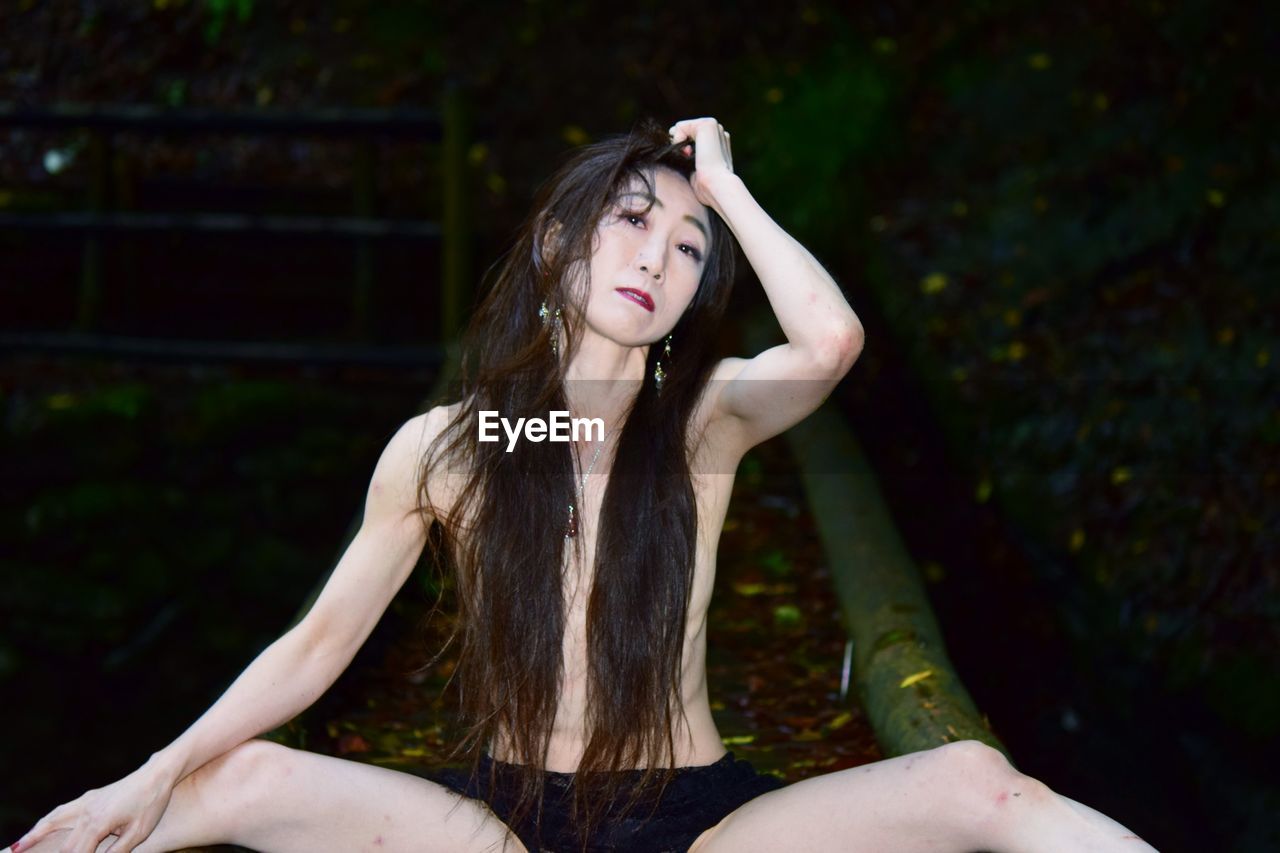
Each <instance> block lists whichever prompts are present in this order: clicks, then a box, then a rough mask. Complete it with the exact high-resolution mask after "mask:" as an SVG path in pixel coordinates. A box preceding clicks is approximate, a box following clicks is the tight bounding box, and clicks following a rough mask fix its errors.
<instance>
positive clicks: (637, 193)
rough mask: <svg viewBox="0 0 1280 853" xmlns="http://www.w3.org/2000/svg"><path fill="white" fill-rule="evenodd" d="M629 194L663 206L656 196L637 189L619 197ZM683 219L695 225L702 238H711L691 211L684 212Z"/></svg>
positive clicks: (705, 227)
mask: <svg viewBox="0 0 1280 853" xmlns="http://www.w3.org/2000/svg"><path fill="white" fill-rule="evenodd" d="M631 196H637V197H639V198H642V199H644V200H645V201H649V202H653V203H654V204H656V205H657V206H658V207H663V206H664V205H663V204H662V202H661V201H659V200H658V197H657V196H653V195H649V194H648V193H642V192H640V191H638V190H632V191H631V192H629V193H623V194H622V195H621V198H630V197H631ZM684 219H685V221H686V222H691V223H693V225H694V227H696V228H697V229H698V230H699V231H701V232H702V236H703V238H705V239H706V240H708V241H709V240H710V239H711V235H710V234H708V233H707V226H705V225H703V224H702V220H700V219H698V217H696V216H694V215H693V214H691V213H686V214H685V215H684Z"/></svg>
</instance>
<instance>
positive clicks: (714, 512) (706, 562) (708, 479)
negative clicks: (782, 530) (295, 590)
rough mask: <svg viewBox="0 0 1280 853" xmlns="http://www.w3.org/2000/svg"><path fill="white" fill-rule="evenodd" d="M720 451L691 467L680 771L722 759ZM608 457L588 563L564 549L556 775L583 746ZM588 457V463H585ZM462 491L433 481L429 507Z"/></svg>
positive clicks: (593, 491)
mask: <svg viewBox="0 0 1280 853" xmlns="http://www.w3.org/2000/svg"><path fill="white" fill-rule="evenodd" d="M456 413H457V408H456V404H455V406H452V407H450V408H449V412H448V414H449V418H450V419H452V417H453V416H454V415H456ZM703 416H704V415H703V413H702V412H701V411H700V412H699V413H698V414H697V415H695V417H694V419H693V422H694V424H695V425H696V424H699V423H704V422H705V421H703V420H702V417H703ZM696 432H698V433H700V432H701V430H700V429H699V430H697V431H696ZM722 444H723V442H716V441H713V440H706V441H702V442H699V443H698V446H697V450H696V451H695V456H694V461H693V463H692V465H691V473H692V480H693V488H694V494H695V499H696V501H697V506H698V540H697V548H696V557H695V563H694V574H693V587H692V589H691V591H690V596H689V607H688V616H687V620H686V623H685V639H684V649H683V655H682V675H681V680H680V690H681V700H682V703H683V710H684V718H683V719H681V718H679V717H678V718H677V721H676V728H675V731H674V736H675V766H678V767H686V766H696V765H705V764H712V763H714V762H715V761H716V760H717V759H719V758H720V757H721V756H723V755H724V754H725V748H724V745H723V743H722V742H721V740H720V734H719V732H718V731H717V730H716V726H715V723H714V721H713V720H712V718H711V703H710V699H709V697H708V694H707V678H706V628H707V619H706V617H707V606H708V604H709V603H710V601H711V593H712V589H713V587H714V585H715V570H716V550H717V546H718V544H719V539H720V529H721V527H722V526H723V524H724V518H725V512H726V511H727V509H728V506H729V498H730V494H731V492H732V490H733V481H734V472H735V470H736V467H737V461H738V460H737V458H736V455H735V454H731V453H725V452H724V450H723V449H722V448H721V445H722ZM611 456H612V454H611V447H610V448H608V449H606V450H605V451H604V452H603V453H602V455H601V457H600V458H599V460H598V461H597V463H596V465H595V467H594V468H593V469H592V471H591V475H590V477H588V479H587V484H586V490H585V492H584V495H583V498H582V506H581V508H580V509H581V512H580V515H579V522H578V536H580V537H582V539H583V542H582V545H583V551H582V553H583V554H584V555H585V557H584V559H583V560H582V561H579V560H578V559H577V558H576V556H575V555H574V553H573V552H574V549H572V548H566V549H565V550H566V566H565V571H564V584H565V586H564V598H565V601H566V602H567V614H566V619H565V632H564V649H563V655H564V663H563V675H562V678H561V684H560V693H559V696H558V698H557V711H556V719H555V726H554V730H553V733H552V737H551V743H550V746H549V749H548V752H547V764H546V769H547V770H551V771H556V772H565V773H571V772H574V771H576V770H577V767H578V763H579V761H580V760H581V757H582V753H583V749H584V747H585V746H586V732H585V730H584V722H585V719H586V701H587V682H586V678H587V675H586V674H587V657H586V655H587V647H586V605H587V600H588V598H589V595H590V591H591V580H592V578H593V576H594V563H595V546H596V536H597V533H598V521H599V517H600V507H601V504H602V502H603V499H604V494H605V490H606V489H607V487H608V484H609V476H610V470H611V468H612V464H611V461H612V460H611ZM586 458H587V459H588V460H589V459H590V456H589V455H588V456H587V457H586ZM461 486H462V478H461V477H457V476H452V475H450V476H445V477H442V478H440V479H439V480H438V481H434V482H433V483H432V485H431V490H432V500H433V502H435V503H436V504H437V505H438V506H451V505H453V503H454V502H455V500H456V498H457V495H458V489H459V488H461ZM491 751H492V754H493V757H494V758H496V759H498V760H511V756H510V755H509V754H508V753H507V752H506V750H505V749H504V748H503V744H501V743H500V742H498V743H495V744H493V746H492V750H491Z"/></svg>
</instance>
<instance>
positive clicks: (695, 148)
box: [671, 118, 736, 212]
mask: <svg viewBox="0 0 1280 853" xmlns="http://www.w3.org/2000/svg"><path fill="white" fill-rule="evenodd" d="M729 136H730V134H729V132H728V131H727V130H725V129H724V125H722V124H720V122H718V121H716V120H715V119H714V118H693V119H686V120H684V121H678V122H676V123H675V124H673V125H672V126H671V141H672V142H673V143H679V142H682V141H687V142H688V143H689V144H687V145H682V146H681V148H680V151H681V153H683V154H684V155H685V156H690V157H693V158H694V167H693V168H694V172H693V175H692V176H691V177H690V178H689V184H690V185H691V186H692V187H693V194H694V196H695V197H696V198H697V199H698V201H700V202H702V203H703V204H705V205H706V206H707V207H710V208H711V209H713V210H715V211H717V212H719V211H720V207H719V205H718V204H717V203H716V189H717V187H718V186H719V185H720V183H721V182H723V181H724V180H726V179H734V178H736V176H735V175H734V174H733V147H732V145H731V140H730V138H729Z"/></svg>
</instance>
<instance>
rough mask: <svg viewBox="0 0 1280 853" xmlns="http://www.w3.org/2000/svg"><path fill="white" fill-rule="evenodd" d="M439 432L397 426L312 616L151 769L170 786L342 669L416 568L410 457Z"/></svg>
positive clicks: (304, 703) (433, 427)
mask: <svg viewBox="0 0 1280 853" xmlns="http://www.w3.org/2000/svg"><path fill="white" fill-rule="evenodd" d="M443 425H444V410H443V409H433V410H431V411H430V412H427V413H425V414H422V415H418V416H416V417H414V418H412V419H410V420H409V421H407V422H405V423H404V424H403V425H402V426H401V427H400V429H399V430H397V431H396V434H395V435H394V436H392V438H391V440H390V441H389V442H388V443H387V446H386V448H385V449H384V450H383V452H382V456H381V458H380V459H379V460H378V464H377V466H376V467H375V469H374V472H373V477H372V479H371V481H370V483H369V491H368V494H367V497H366V499H365V509H364V518H363V520H362V522H361V525H360V530H359V532H357V533H356V535H355V538H354V539H352V540H351V544H350V545H349V546H348V547H347V549H346V551H345V552H344V553H343V555H342V558H341V559H340V560H339V561H338V565H337V566H336V567H335V568H334V570H333V574H332V575H331V576H330V577H329V580H328V581H327V582H326V583H325V586H324V589H323V590H322V591H321V593H320V596H319V597H318V598H317V599H316V602H315V604H314V605H312V607H311V610H310V611H308V613H307V615H306V616H305V617H303V619H302V621H300V622H299V623H298V624H297V625H295V626H294V627H293V628H292V629H290V630H289V631H287V632H286V633H285V634H283V635H282V636H281V637H280V638H279V639H277V640H276V641H275V642H273V643H272V644H271V645H269V646H268V647H267V648H266V649H264V650H263V651H262V653H261V654H259V655H258V657H257V658H255V659H254V661H253V662H252V663H251V664H250V665H249V666H248V667H247V668H246V669H245V670H244V672H242V673H241V674H240V676H239V677H238V678H237V679H236V680H235V681H234V682H233V683H232V685H231V686H230V687H229V688H227V690H226V692H225V693H224V694H223V695H222V697H221V698H219V699H218V701H217V702H215V703H214V704H213V706H212V707H210V708H209V710H208V711H206V712H205V713H204V714H203V715H202V716H201V717H200V719H198V720H196V722H195V723H193V724H192V725H191V727H190V728H188V729H187V730H186V731H185V732H184V733H183V734H182V735H180V736H179V737H178V738H177V739H176V740H175V741H173V743H171V744H169V745H168V746H167V747H165V748H164V749H162V750H160V751H159V752H157V753H155V754H154V755H153V756H152V757H151V759H150V761H149V762H148V763H149V764H152V765H153V766H154V767H155V768H156V770H157V771H158V772H160V773H161V774H162V775H163V776H164V778H165V779H166V780H167V781H169V782H170V784H176V783H177V782H179V781H180V780H181V779H183V778H184V777H185V776H186V775H187V774H189V773H191V772H193V771H195V770H197V769H198V768H200V767H201V766H203V765H204V764H205V763H206V762H208V761H210V760H212V759H214V758H216V757H218V756H219V755H222V754H223V753H224V752H226V751H227V750H229V749H232V748H233V747H235V746H238V745H239V744H241V743H243V742H244V741H246V740H249V739H250V738H252V737H255V736H257V735H260V734H262V733H264V732H268V731H271V730H272V729H274V728H276V727H277V726H280V725H282V724H283V723H286V722H288V721H289V720H291V719H293V718H294V717H296V716H297V715H298V714H300V713H301V712H302V711H304V710H305V709H306V708H308V707H309V706H310V705H311V704H312V703H313V702H315V701H316V700H317V699H318V698H320V696H321V695H323V694H324V692H325V691H326V690H328V689H329V687H330V686H331V685H332V684H333V682H334V681H336V680H337V678H338V676H339V675H341V674H342V671H343V670H345V669H346V668H347V665H348V664H349V663H350V662H351V659H352V658H353V657H354V656H355V653H356V652H357V651H358V650H359V649H360V646H362V645H363V644H364V641H365V640H366V639H368V637H369V634H370V633H371V632H372V631H373V629H374V627H375V626H376V625H377V623H378V620H379V619H380V618H381V617H382V614H383V612H384V611H385V610H386V609H387V606H388V605H389V604H390V602H391V599H392V598H393V597H394V596H395V594H396V591H397V590H399V589H400V587H401V586H403V585H404V582H405V580H406V579H407V578H408V577H409V574H410V573H411V572H412V571H413V567H414V566H415V565H416V564H417V561H418V557H419V555H420V554H421V553H422V548H423V546H424V544H425V541H426V538H425V528H424V525H423V521H422V519H421V518H420V517H419V516H418V515H417V513H416V512H415V501H416V492H417V478H418V466H419V463H420V456H419V452H420V450H421V449H422V448H425V447H426V443H427V442H429V441H430V440H431V439H432V438H434V437H435V434H436V433H437V432H438V431H439V429H440V428H441V427H442V426H443Z"/></svg>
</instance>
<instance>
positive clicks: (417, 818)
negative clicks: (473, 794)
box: [137, 740, 524, 853]
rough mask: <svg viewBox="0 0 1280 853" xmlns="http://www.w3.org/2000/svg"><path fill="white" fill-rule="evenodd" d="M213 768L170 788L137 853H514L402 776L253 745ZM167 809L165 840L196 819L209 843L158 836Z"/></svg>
mask: <svg viewBox="0 0 1280 853" xmlns="http://www.w3.org/2000/svg"><path fill="white" fill-rule="evenodd" d="M219 762H221V763H220V764H219V765H218V766H215V767H210V765H213V764H214V762H210V765H206V768H209V770H210V772H208V773H205V772H204V771H205V769H206V768H201V769H200V770H197V771H196V772H195V773H193V774H192V775H191V776H189V777H187V779H186V780H184V783H183V784H180V785H179V786H178V787H177V788H175V790H174V796H173V800H171V803H170V807H169V809H168V810H167V811H166V816H165V818H162V819H161V821H160V824H159V825H158V826H157V827H156V830H155V831H154V832H153V833H152V834H151V836H150V837H149V838H148V839H147V840H146V841H145V842H143V844H142V845H140V846H139V847H138V848H137V853H152V851H161V850H170V849H173V846H174V843H175V842H177V843H178V844H180V845H193V844H200V843H210V842H214V841H217V842H230V843H233V844H239V845H242V846H245V847H249V848H252V849H254V850H261V851H270V852H271V853H289V851H308V853H313V851H316V850H351V851H360V850H369V851H378V853H395V851H414V853H436V851H439V852H440V853H446V851H448V853H452V851H472V850H474V851H495V853H496V851H501V850H503V843H504V841H505V842H506V845H507V846H506V848H505V849H506V850H507V851H512V853H524V847H523V845H521V844H520V842H519V840H518V839H517V838H516V837H515V836H514V835H513V834H510V833H509V832H508V831H507V827H506V825H505V824H503V823H502V822H501V821H500V820H499V819H498V818H497V817H495V816H494V814H493V813H492V812H491V811H489V809H488V808H487V807H486V806H485V805H484V804H483V803H481V802H479V801H476V800H472V799H469V798H466V797H460V796H458V795H457V794H455V793H453V792H452V791H450V790H448V789H446V788H444V787H442V786H440V785H437V784H435V783H434V782H430V781H428V780H426V779H421V778H418V777H417V776H413V775H410V774H408V773H400V772H397V771H394V770H388V769H386V768H383V767H376V766H374V765H371V764H363V763H360V762H356V761H348V760H345V759H341V758H333V757H331V756H327V755H320V754H317V753H313V752H306V751H303V750H298V749H291V748H289V747H286V746H281V745H280V744H275V743H271V742H269V741H263V740H251V741H248V742H246V743H244V744H242V745H240V746H239V747H236V749H234V750H232V751H231V752H230V753H228V754H227V755H226V756H223V757H222V758H221V759H219ZM188 782H190V784H186V783H188ZM175 809H177V810H178V811H177V812H175V817H174V830H178V829H179V826H178V824H180V823H181V822H182V813H183V812H187V813H192V814H196V815H203V816H205V817H206V820H207V823H206V825H205V826H204V830H203V831H204V833H205V834H212V835H216V836H219V837H215V838H208V839H199V838H194V839H192V838H182V837H180V836H181V835H182V834H183V833H182V832H180V831H169V830H167V829H166V826H165V823H166V820H167V819H168V817H169V812H170V811H174V810H175ZM194 823H195V824H196V825H197V826H198V825H199V824H200V823H201V821H200V820H196V821H195V822H194ZM196 834H199V832H198V831H197V833H196ZM228 836H230V837H228Z"/></svg>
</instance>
